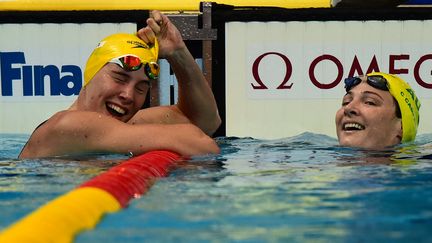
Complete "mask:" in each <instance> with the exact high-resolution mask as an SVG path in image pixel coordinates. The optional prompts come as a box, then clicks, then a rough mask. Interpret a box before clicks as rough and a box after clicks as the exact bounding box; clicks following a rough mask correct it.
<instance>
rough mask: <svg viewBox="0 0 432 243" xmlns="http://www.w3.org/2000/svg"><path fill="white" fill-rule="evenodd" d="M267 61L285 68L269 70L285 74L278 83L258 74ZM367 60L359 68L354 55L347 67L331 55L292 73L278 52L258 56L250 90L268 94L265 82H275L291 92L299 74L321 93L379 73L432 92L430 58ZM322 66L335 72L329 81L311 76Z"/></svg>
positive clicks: (405, 56) (397, 56) (287, 60)
mask: <svg viewBox="0 0 432 243" xmlns="http://www.w3.org/2000/svg"><path fill="white" fill-rule="evenodd" d="M270 57H271V58H273V59H274V58H276V59H275V60H277V61H278V62H281V63H282V66H285V69H284V70H272V71H273V72H279V71H280V72H282V73H284V74H285V75H282V76H284V77H283V78H281V79H280V80H270V79H268V78H267V77H266V76H265V75H263V74H262V72H261V71H260V70H261V68H260V67H261V65H263V61H264V60H265V59H266V58H270ZM386 59H387V60H386ZM369 60H370V61H369V62H368V63H367V64H366V65H364V63H363V65H361V64H360V61H359V58H358V55H354V57H353V58H352V60H351V61H350V62H349V63H342V61H341V60H340V59H339V58H338V57H336V56H334V55H330V54H323V55H321V56H317V57H316V58H313V59H312V61H311V62H310V63H309V67H308V70H294V67H295V66H294V65H293V63H292V60H290V58H289V56H287V55H285V54H283V53H280V52H266V53H263V54H261V55H259V56H258V57H257V58H256V59H255V60H252V61H253V64H252V76H253V79H254V80H253V82H251V83H250V85H251V86H252V89H253V90H268V89H270V88H269V85H268V84H269V82H277V85H275V87H276V88H275V89H276V90H289V89H293V87H295V85H296V84H295V81H294V80H291V78H292V75H293V73H294V72H299V71H300V72H305V73H304V74H303V75H302V76H303V77H304V79H305V80H310V82H311V83H312V84H313V86H315V87H317V88H318V89H321V90H323V89H332V88H334V87H336V86H337V85H338V84H339V83H340V82H341V81H342V80H343V79H344V78H345V77H347V76H356V75H363V74H366V73H369V72H373V71H375V72H379V71H381V72H387V73H392V74H396V75H409V77H412V78H411V79H413V80H412V81H414V80H415V82H416V83H417V84H418V85H419V86H420V87H421V89H422V90H424V89H432V73H431V66H432V65H431V64H432V54H425V55H423V56H420V58H413V57H412V56H411V55H409V54H391V55H388V56H384V57H383V58H382V60H379V59H378V58H377V56H376V55H372V56H371V57H370V59H369ZM324 62H326V63H327V64H328V65H332V66H334V70H337V71H336V72H335V73H334V75H333V72H332V74H331V76H332V77H333V76H334V79H333V80H324V79H323V78H322V77H321V76H319V75H316V74H315V73H316V69H317V67H318V66H319V65H321V64H322V63H324ZM385 62H388V70H384V69H383V66H384V65H382V66H380V63H381V64H382V63H385ZM402 67H403V68H402ZM407 67H409V68H407ZM332 70H333V69H332ZM424 70H426V71H424ZM306 72H307V73H306ZM344 74H345V75H344ZM407 81H408V80H407ZM410 81H411V80H410ZM412 81H411V82H412ZM429 92H430V91H429Z"/></svg>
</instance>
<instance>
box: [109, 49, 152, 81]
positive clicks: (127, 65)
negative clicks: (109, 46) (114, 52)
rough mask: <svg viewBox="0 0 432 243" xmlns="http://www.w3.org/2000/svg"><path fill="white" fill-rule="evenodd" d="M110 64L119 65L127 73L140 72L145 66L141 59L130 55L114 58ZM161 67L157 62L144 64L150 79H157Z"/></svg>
mask: <svg viewBox="0 0 432 243" xmlns="http://www.w3.org/2000/svg"><path fill="white" fill-rule="evenodd" d="M110 62H112V63H116V64H118V65H119V66H120V67H121V68H123V69H124V70H126V71H136V70H139V69H140V68H141V67H142V65H143V64H144V63H143V62H141V60H140V59H139V57H136V56H132V55H128V56H123V57H120V58H114V59H113V60H111V61H110ZM159 71H160V70H159V65H158V64H157V63H156V62H147V63H145V64H144V73H145V75H147V77H148V78H149V79H157V78H158V76H159Z"/></svg>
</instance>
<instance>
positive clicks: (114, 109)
mask: <svg viewBox="0 0 432 243" xmlns="http://www.w3.org/2000/svg"><path fill="white" fill-rule="evenodd" d="M106 107H107V110H108V112H109V113H110V114H111V115H113V116H115V117H122V116H124V115H125V114H126V111H125V110H124V109H123V108H121V107H119V106H116V105H114V104H111V103H109V104H106Z"/></svg>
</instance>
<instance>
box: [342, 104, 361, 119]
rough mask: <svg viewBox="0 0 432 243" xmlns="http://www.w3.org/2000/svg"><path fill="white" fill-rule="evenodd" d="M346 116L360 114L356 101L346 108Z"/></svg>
mask: <svg viewBox="0 0 432 243" xmlns="http://www.w3.org/2000/svg"><path fill="white" fill-rule="evenodd" d="M344 114H345V115H346V116H357V115H358V114H359V110H358V104H357V102H356V101H354V100H353V101H351V102H350V103H348V104H347V105H345V106H344Z"/></svg>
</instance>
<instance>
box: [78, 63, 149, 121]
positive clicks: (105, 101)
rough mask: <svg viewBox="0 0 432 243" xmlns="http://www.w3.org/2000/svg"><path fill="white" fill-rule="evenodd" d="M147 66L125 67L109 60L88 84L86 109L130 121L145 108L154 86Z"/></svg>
mask: <svg viewBox="0 0 432 243" xmlns="http://www.w3.org/2000/svg"><path fill="white" fill-rule="evenodd" d="M143 68H144V67H141V68H140V69H139V70H136V71H125V70H123V69H122V68H121V67H120V66H119V65H117V64H114V63H108V64H106V65H105V66H104V67H103V68H101V69H100V70H99V71H98V72H97V73H96V74H95V76H94V77H93V79H92V80H91V81H90V82H89V84H87V85H86V88H85V89H86V96H85V110H90V111H96V112H100V113H103V114H105V115H108V116H111V117H114V118H115V119H117V120H120V121H123V122H127V121H129V120H130V119H131V118H132V117H133V116H134V115H135V114H136V113H137V112H138V110H140V109H141V107H142V106H143V104H144V101H145V98H146V96H147V93H148V91H149V89H150V82H151V80H149V78H148V77H147V76H146V75H145V74H144V70H143Z"/></svg>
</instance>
